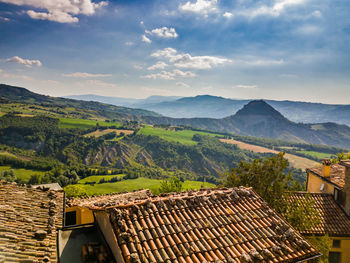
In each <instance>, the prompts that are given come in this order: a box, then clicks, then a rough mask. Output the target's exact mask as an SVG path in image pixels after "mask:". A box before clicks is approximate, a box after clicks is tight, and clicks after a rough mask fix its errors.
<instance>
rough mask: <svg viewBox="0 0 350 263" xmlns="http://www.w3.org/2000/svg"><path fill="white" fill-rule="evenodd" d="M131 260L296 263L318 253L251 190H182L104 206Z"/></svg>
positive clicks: (119, 241) (129, 260) (126, 255)
mask: <svg viewBox="0 0 350 263" xmlns="http://www.w3.org/2000/svg"><path fill="white" fill-rule="evenodd" d="M107 211H108V212H109V214H110V220H111V223H112V226H113V229H114V232H115V234H116V236H117V239H118V244H119V246H120V248H121V251H122V254H123V257H124V258H125V260H126V262H127V263H129V262H130V263H132V262H145V263H147V262H167V263H171V262H174V263H175V262H176V263H180V262H184V263H199V262H223V263H226V262H237V263H238V262H247V263H248V262H298V261H300V260H305V259H308V258H310V257H313V256H318V255H319V254H318V252H317V251H316V250H315V248H313V247H312V246H311V245H310V244H309V243H308V242H306V241H305V240H304V239H303V237H302V236H301V235H300V234H298V233H297V232H296V231H295V230H294V229H293V228H291V226H290V225H289V224H287V223H286V222H285V221H284V220H283V219H282V218H281V217H280V216H278V215H277V214H276V213H275V212H274V211H273V210H272V209H271V208H270V207H269V206H268V205H267V204H266V203H265V202H264V201H263V200H262V199H261V198H260V197H259V196H258V195H257V194H256V193H255V192H254V191H253V190H252V189H250V188H243V187H240V188H233V189H211V190H201V191H195V192H192V191H189V192H182V193H180V194H170V195H165V196H159V197H153V198H148V199H146V200H143V201H135V202H133V203H129V204H126V205H118V206H115V207H109V208H107Z"/></svg>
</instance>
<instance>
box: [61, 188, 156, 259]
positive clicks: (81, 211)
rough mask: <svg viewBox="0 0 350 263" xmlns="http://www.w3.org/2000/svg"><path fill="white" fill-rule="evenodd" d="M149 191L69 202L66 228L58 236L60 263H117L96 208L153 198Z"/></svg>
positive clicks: (67, 204) (70, 200) (77, 199)
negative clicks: (98, 220) (96, 217)
mask: <svg viewBox="0 0 350 263" xmlns="http://www.w3.org/2000/svg"><path fill="white" fill-rule="evenodd" d="M151 195H152V194H151V192H150V191H149V190H140V191H134V192H126V193H116V194H107V195H100V196H92V197H85V198H74V199H69V200H66V213H65V226H64V228H62V229H60V230H59V233H58V254H59V262H60V263H71V262H74V263H83V262H105V263H107V262H108V263H109V262H115V260H114V257H113V255H112V253H111V250H110V249H109V246H108V244H107V242H106V238H105V236H104V235H103V233H102V232H101V231H100V228H99V227H98V225H97V224H96V222H95V217H94V214H93V209H96V208H103V207H105V206H109V205H116V204H126V203H129V202H132V201H133V200H135V199H144V198H148V197H149V196H151Z"/></svg>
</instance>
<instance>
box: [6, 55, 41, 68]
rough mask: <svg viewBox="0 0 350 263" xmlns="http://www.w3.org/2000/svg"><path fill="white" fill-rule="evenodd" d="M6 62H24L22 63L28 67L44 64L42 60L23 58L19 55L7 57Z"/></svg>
mask: <svg viewBox="0 0 350 263" xmlns="http://www.w3.org/2000/svg"><path fill="white" fill-rule="evenodd" d="M6 62H13V63H17V64H22V65H25V66H26V67H28V68H31V67H32V66H36V67H41V66H42V63H41V61H40V60H37V59H33V60H31V59H23V58H20V57H18V56H14V57H12V58H8V59H6Z"/></svg>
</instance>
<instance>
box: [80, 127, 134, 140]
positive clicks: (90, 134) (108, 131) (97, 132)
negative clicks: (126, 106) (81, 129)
mask: <svg viewBox="0 0 350 263" xmlns="http://www.w3.org/2000/svg"><path fill="white" fill-rule="evenodd" d="M111 132H115V133H116V134H117V135H119V134H121V133H124V134H125V135H128V134H132V133H133V132H134V131H133V130H118V129H105V130H97V131H94V132H90V133H88V134H85V135H84V136H85V137H91V136H94V137H96V138H97V137H101V136H103V135H106V134H108V133H111Z"/></svg>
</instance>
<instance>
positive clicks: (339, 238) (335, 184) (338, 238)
mask: <svg viewBox="0 0 350 263" xmlns="http://www.w3.org/2000/svg"><path fill="white" fill-rule="evenodd" d="M306 172H307V175H308V176H307V189H306V191H307V192H308V193H309V194H307V193H295V194H294V195H293V196H292V198H297V199H299V200H302V199H303V198H304V199H305V198H306V197H307V196H308V198H311V199H312V200H314V203H315V205H314V207H315V209H316V210H317V211H318V212H319V214H320V219H321V220H320V222H321V224H320V225H319V226H318V227H312V229H308V230H307V231H302V234H316V235H325V234H328V235H329V236H330V237H331V239H332V249H331V252H330V262H331V263H339V262H343V263H344V262H350V160H344V161H340V162H339V163H337V164H332V163H331V161H330V160H329V159H324V160H323V161H322V165H321V166H317V167H313V168H308V169H306ZM301 203H302V202H301Z"/></svg>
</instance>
